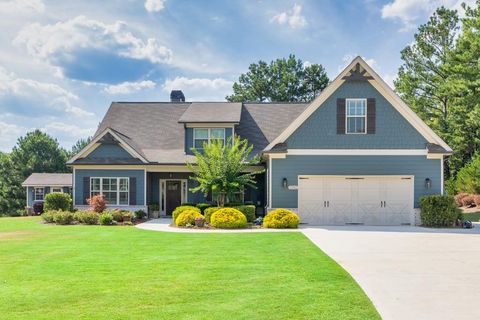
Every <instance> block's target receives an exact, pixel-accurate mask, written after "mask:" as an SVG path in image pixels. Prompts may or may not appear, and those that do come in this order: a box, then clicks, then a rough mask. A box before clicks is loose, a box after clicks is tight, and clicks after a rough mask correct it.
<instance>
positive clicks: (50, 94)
mask: <svg viewBox="0 0 480 320" xmlns="http://www.w3.org/2000/svg"><path fill="white" fill-rule="evenodd" d="M77 100H79V98H78V96H76V95H75V94H73V93H71V92H70V91H67V90H65V89H64V88H62V87H60V86H59V85H57V84H54V83H48V82H40V81H37V80H33V79H26V78H20V77H18V76H17V75H15V74H14V73H11V72H8V71H7V70H6V69H5V68H3V67H0V103H1V104H2V105H3V107H1V106H0V110H2V109H6V110H3V111H4V112H6V113H15V112H14V111H15V110H14V109H13V108H15V106H14V104H18V106H19V107H21V106H23V107H29V108H30V109H31V110H32V111H33V110H34V109H35V108H40V107H42V106H43V107H45V106H46V107H47V108H49V109H51V110H43V111H44V112H45V113H48V111H50V112H53V111H54V110H57V111H59V110H63V111H64V112H66V113H69V114H71V115H74V116H92V115H93V114H92V113H90V112H87V111H85V110H83V109H82V108H80V107H77V106H75V105H74V104H75V102H76V101H77ZM12 102H14V103H12ZM10 104H12V105H11V106H10ZM7 108H10V109H7ZM20 109H21V108H20Z"/></svg>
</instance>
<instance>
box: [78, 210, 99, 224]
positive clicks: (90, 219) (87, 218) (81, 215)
mask: <svg viewBox="0 0 480 320" xmlns="http://www.w3.org/2000/svg"><path fill="white" fill-rule="evenodd" d="M98 216H99V214H98V213H96V212H95V211H77V212H75V213H74V218H75V220H77V221H78V222H80V223H83V224H90V225H93V224H98Z"/></svg>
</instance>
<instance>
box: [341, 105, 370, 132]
mask: <svg viewBox="0 0 480 320" xmlns="http://www.w3.org/2000/svg"><path fill="white" fill-rule="evenodd" d="M349 101H365V114H364V115H363V116H362V115H360V116H359V115H354V116H349V115H348V102H349ZM367 109H368V108H367V99H365V98H348V99H345V134H367ZM348 118H365V128H364V129H365V131H364V132H348Z"/></svg>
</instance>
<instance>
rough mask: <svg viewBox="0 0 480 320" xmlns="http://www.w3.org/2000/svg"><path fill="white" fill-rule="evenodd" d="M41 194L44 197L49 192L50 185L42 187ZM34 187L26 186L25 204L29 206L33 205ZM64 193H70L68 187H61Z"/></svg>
mask: <svg viewBox="0 0 480 320" xmlns="http://www.w3.org/2000/svg"><path fill="white" fill-rule="evenodd" d="M43 188H44V190H43V192H44V193H43V196H44V197H45V196H46V195H47V194H49V193H50V191H51V190H50V186H44V187H43ZM34 190H35V187H27V206H29V207H31V206H32V205H33V201H34V199H35V198H34V197H35V191H34ZM62 190H63V192H64V193H70V187H62Z"/></svg>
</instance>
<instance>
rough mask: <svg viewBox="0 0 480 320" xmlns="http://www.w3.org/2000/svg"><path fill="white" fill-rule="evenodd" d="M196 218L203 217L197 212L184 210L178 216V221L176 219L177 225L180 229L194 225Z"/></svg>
mask: <svg viewBox="0 0 480 320" xmlns="http://www.w3.org/2000/svg"><path fill="white" fill-rule="evenodd" d="M195 218H203V216H202V214H201V213H200V212H198V211H197V210H184V211H182V212H181V213H180V214H179V215H178V217H177V219H175V224H176V225H177V226H179V227H185V226H187V225H194V224H195Z"/></svg>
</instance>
